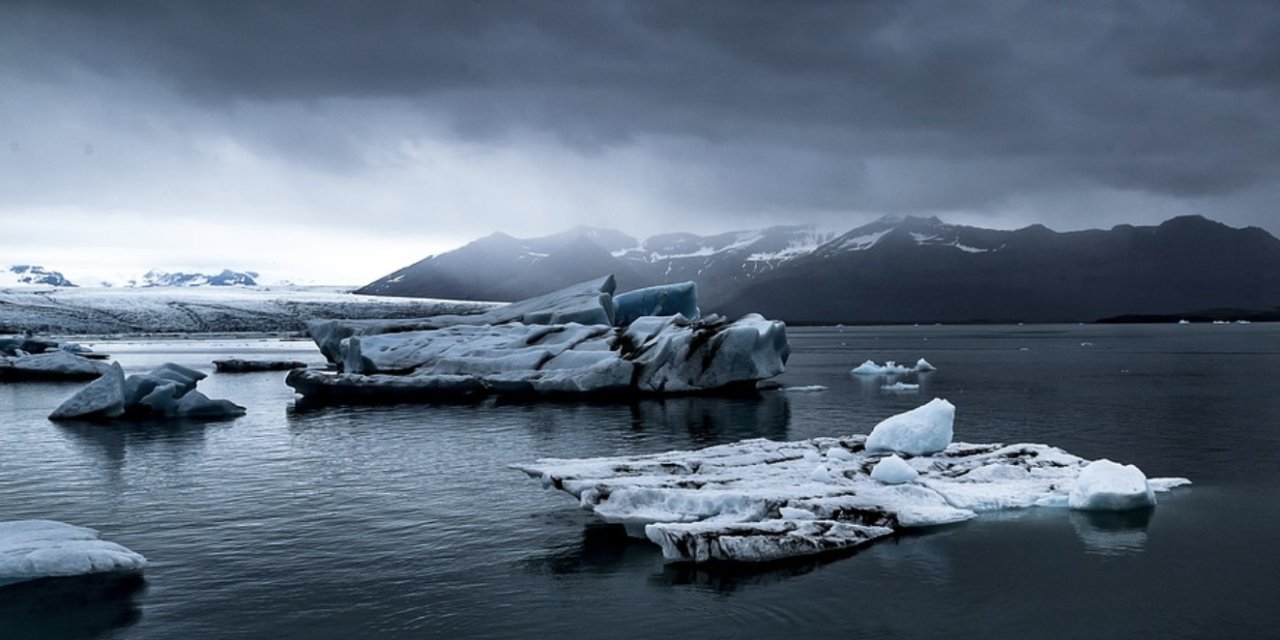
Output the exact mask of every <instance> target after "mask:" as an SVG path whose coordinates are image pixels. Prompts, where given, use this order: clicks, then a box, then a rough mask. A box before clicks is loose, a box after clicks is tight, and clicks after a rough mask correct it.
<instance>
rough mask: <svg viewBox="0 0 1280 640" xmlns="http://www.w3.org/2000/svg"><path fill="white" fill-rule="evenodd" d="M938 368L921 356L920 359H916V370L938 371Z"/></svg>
mask: <svg viewBox="0 0 1280 640" xmlns="http://www.w3.org/2000/svg"><path fill="white" fill-rule="evenodd" d="M937 370H938V368H937V367H935V366H933V365H931V364H929V361H928V360H925V359H924V358H920V359H919V360H916V371H919V372H922V373H923V372H926V371H937Z"/></svg>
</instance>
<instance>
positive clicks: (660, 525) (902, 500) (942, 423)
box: [515, 400, 1189, 562]
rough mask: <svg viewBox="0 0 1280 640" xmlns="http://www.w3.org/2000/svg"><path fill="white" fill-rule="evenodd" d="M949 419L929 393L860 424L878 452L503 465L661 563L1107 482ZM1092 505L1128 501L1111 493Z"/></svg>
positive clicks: (794, 543) (829, 441)
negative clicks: (884, 443)
mask: <svg viewBox="0 0 1280 640" xmlns="http://www.w3.org/2000/svg"><path fill="white" fill-rule="evenodd" d="M953 415H954V408H953V407H951V405H950V404H949V403H946V402H945V401H942V400H935V401H934V402H932V403H930V404H927V405H925V406H923V407H920V408H918V409H916V410H914V411H912V412H908V414H904V415H902V416H895V417H893V418H890V419H888V420H885V421H884V422H882V423H881V424H880V425H878V426H877V431H879V433H880V434H881V435H876V432H875V431H873V437H875V438H876V440H877V441H880V440H884V439H886V438H889V439H891V440H893V444H894V446H892V447H881V448H882V452H877V451H874V450H872V449H873V447H871V446H870V445H871V444H872V440H871V438H870V437H868V436H863V435H851V436H845V437H838V438H836V437H821V438H813V439H810V440H802V441H797V442H776V441H771V440H765V439H754V440H744V441H742V442H737V443H733V444H726V445H719V446H714V447H709V448H706V449H701V450H697V451H672V452H667V453H658V454H652V455H640V456H622V457H609V458H588V459H580V460H570V459H554V458H553V459H543V460H538V461H536V462H533V463H530V464H526V465H518V466H516V467H515V468H516V469H519V470H521V471H523V472H525V473H526V474H528V475H529V476H530V477H533V478H537V479H540V480H541V481H542V482H543V484H544V485H545V486H548V487H554V488H556V489H559V490H562V491H565V492H567V493H569V494H570V495H572V496H574V497H575V498H577V499H578V501H579V503H580V504H581V506H582V507H583V508H584V509H586V510H589V511H592V512H593V513H595V514H596V515H597V516H599V517H600V518H602V519H603V520H605V521H606V522H611V523H616V524H621V525H623V526H625V527H626V528H627V531H628V532H629V533H630V534H631V535H633V536H636V537H642V538H646V539H648V540H650V541H651V542H653V543H655V544H657V545H659V546H660V547H661V548H662V553H663V556H664V558H665V559H666V560H667V561H669V562H713V561H724V562H763V561H772V560H779V559H783V558H790V557H795V556H803V555H810V554H816V553H824V552H829V551H838V550H842V549H850V548H854V547H858V546H861V545H864V544H866V543H868V542H871V541H872V540H875V539H877V538H881V537H884V536H888V535H890V534H892V533H893V532H895V531H898V530H902V529H911V528H917V527H929V526H937V525H943V524H949V523H955V522H961V521H964V520H968V519H970V518H973V517H974V516H975V515H976V514H978V513H981V512H985V511H994V510H999V509H1017V508H1029V507H1033V506H1061V507H1065V506H1067V505H1068V502H1069V501H1070V499H1069V496H1070V494H1071V493H1072V492H1073V490H1075V489H1076V488H1077V482H1078V480H1080V482H1081V483H1082V484H1081V486H1082V487H1088V488H1082V489H1080V490H1081V491H1082V492H1084V493H1085V494H1086V495H1090V496H1097V495H1100V494H1098V489H1097V487H1102V486H1108V487H1109V486H1110V484H1109V483H1103V484H1095V483H1094V481H1093V480H1092V479H1091V475H1092V474H1093V473H1095V472H1090V475H1084V476H1083V478H1081V476H1082V471H1083V470H1085V469H1087V468H1088V466H1089V465H1090V463H1089V461H1088V460H1084V459H1082V458H1079V457H1077V456H1074V455H1071V454H1069V453H1067V452H1065V451H1062V450H1061V449H1057V448H1054V447H1051V446H1048V445H1043V444H1014V445H1003V444H965V443H951V442H950V432H951V421H952V416H953ZM944 434H945V436H946V440H945V441H944V442H941V447H942V448H941V449H938V443H939V441H940V440H941V439H942V435H944ZM890 436H892V437H891V438H890ZM903 445H905V446H903ZM903 448H907V449H913V450H926V451H929V452H930V453H926V454H922V455H914V454H911V453H909V452H906V451H902V450H901V449H903ZM912 474H915V475H914V476H912ZM1187 483H1189V481H1188V480H1186V479H1184V478H1168V479H1153V480H1150V481H1149V482H1148V486H1149V487H1150V489H1151V490H1152V491H1166V490H1169V489H1171V488H1173V487H1175V486H1179V485H1182V484H1187ZM1112 490H1113V489H1107V490H1106V491H1108V492H1109V491H1112ZM1089 504H1098V503H1096V502H1090V503H1089ZM1106 505H1107V506H1108V507H1110V508H1127V507H1128V506H1131V505H1132V506H1141V505H1139V504H1137V503H1129V502H1125V501H1123V500H1121V501H1115V500H1111V501H1108V502H1106Z"/></svg>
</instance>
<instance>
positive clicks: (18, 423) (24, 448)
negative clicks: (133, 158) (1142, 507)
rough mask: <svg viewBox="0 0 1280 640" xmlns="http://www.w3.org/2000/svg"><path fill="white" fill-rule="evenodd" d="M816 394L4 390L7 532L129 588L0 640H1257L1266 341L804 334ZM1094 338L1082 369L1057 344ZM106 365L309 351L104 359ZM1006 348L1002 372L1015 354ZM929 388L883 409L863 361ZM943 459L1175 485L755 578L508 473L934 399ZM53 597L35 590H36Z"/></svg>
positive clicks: (1264, 332)
mask: <svg viewBox="0 0 1280 640" xmlns="http://www.w3.org/2000/svg"><path fill="white" fill-rule="evenodd" d="M792 338H793V339H792V345H793V347H794V354H793V356H792V366H791V369H790V371H789V372H788V373H787V374H786V375H785V376H784V377H783V378H782V379H781V380H782V382H783V383H784V384H786V385H789V386H790V385H810V384H821V385H826V386H828V387H829V390H828V391H826V392H822V393H813V394H795V393H793V394H785V393H781V392H771V393H766V394H764V395H763V397H762V398H760V399H747V400H744V399H736V400H734V399H690V398H684V399H675V400H670V401H666V402H643V403H639V404H635V405H631V406H625V405H623V406H619V405H589V404H554V405H542V404H540V405H530V404H516V405H497V404H486V405H481V406H479V407H473V406H441V407H432V406H404V407H377V408H368V407H366V408H332V409H327V410H320V411H310V412H297V411H292V410H291V409H290V408H289V405H290V403H291V400H292V396H291V394H290V391H289V389H288V388H286V387H285V386H284V385H283V383H282V379H283V374H281V373H262V374H244V375H235V376H228V375H217V374H214V375H211V376H210V378H209V379H208V380H207V381H205V382H204V383H203V384H202V385H201V388H202V389H203V390H205V391H206V393H208V394H209V395H211V396H214V397H229V398H231V399H233V400H235V401H237V402H239V403H241V404H244V405H247V406H248V407H249V415H248V416H246V417H244V418H241V419H239V420H236V421H234V422H228V423H218V424H209V425H203V426H192V425H188V426H183V427H155V426H152V427H132V428H124V429H118V428H112V427H102V426H59V425H55V424H52V423H50V422H48V421H46V420H45V415H46V414H48V413H49V411H50V410H51V409H52V408H53V407H54V406H56V405H57V404H58V403H59V402H60V401H61V400H62V399H63V398H64V397H65V396H67V395H69V394H71V393H72V392H73V391H74V390H75V389H76V388H77V386H78V385H75V384H70V385H62V384H50V383H41V384H23V385H0V416H2V417H0V520H6V519H16V518H51V519H56V520H64V521H68V522H72V523H76V524H82V525H87V526H92V527H95V528H98V529H100V530H102V531H103V532H104V534H105V535H106V537H108V538H109V539H112V540H116V541H119V542H121V543H123V544H125V545H127V546H129V547H131V548H133V549H134V550H136V551H139V552H141V553H143V554H144V555H146V556H147V557H148V558H150V559H151V561H152V566H151V568H150V569H149V570H148V571H147V574H146V583H145V586H142V587H141V588H138V587H137V586H136V585H133V586H129V585H126V586H123V587H121V586H117V585H107V586H102V585H97V584H90V585H72V586H71V588H68V587H67V585H65V584H31V585H28V586H26V587H21V586H19V587H10V588H8V589H3V590H0V638H4V639H5V640H10V639H13V638H63V637H84V636H89V635H93V634H99V635H100V636H102V637H120V638H201V639H208V638H246V637H276V638H356V637H413V638H417V637H450V638H452V637H485V638H494V637H527V638H551V637H566V638H570V637H618V638H652V637H658V636H669V637H685V636H690V637H698V638H757V637H758V638H782V637H786V638H791V637H804V636H814V637H868V638H881V637H884V638H888V637H912V638H916V637H935V638H956V637H982V638H1004V637H1010V638H1012V637H1018V638H1023V637H1050V638H1075V637H1161V638H1170V637H1188V638H1192V637H1215V638H1222V637H1277V636H1278V635H1280V608H1277V603H1280V553H1277V552H1276V551H1275V548H1276V542H1275V540H1276V532H1277V531H1280V492H1278V491H1277V490H1278V489H1280V326H1274V325H1260V324H1255V325H1248V326H1237V325H1230V326H1212V325H1192V326H1145V327H1139V326H1122V327H1097V326H1054V327H897V328H857V329H854V328H850V329H846V330H843V331H838V330H836V329H824V330H819V329H800V330H794V331H793V333H792ZM1085 342H1088V343H1092V344H1091V345H1090V346H1082V343H1085ZM98 348H99V349H101V350H108V351H111V352H113V353H115V354H116V355H117V356H118V359H119V360H120V361H121V362H122V363H123V364H124V365H125V367H126V369H127V370H129V371H139V370H144V369H147V368H149V367H151V366H153V365H155V364H158V363H160V362H163V361H176V362H179V363H182V364H186V365H189V366H195V367H197V368H201V369H204V370H211V368H212V367H211V366H210V365H209V360H211V359H212V358H213V357H217V356H219V355H227V354H229V353H235V354H240V355H244V356H255V355H261V354H260V353H255V352H258V351H260V350H262V349H269V350H270V351H271V352H273V353H277V354H287V355H289V356H290V357H295V356H301V357H302V358H303V359H311V360H313V361H318V354H315V353H314V352H312V351H310V349H309V347H308V346H307V345H306V344H303V343H255V342H239V343H202V342H180V343H164V344H160V343H151V344H139V343H132V344H100V345H98ZM1023 349H1025V350H1023ZM920 356H924V357H926V358H928V359H929V360H930V361H931V362H933V364H935V365H937V366H938V368H939V371H938V372H936V373H933V374H929V375H927V376H925V377H924V378H923V380H921V383H922V389H921V392H920V394H918V395H887V394H884V393H882V392H881V391H880V388H879V384H880V382H876V381H868V380H862V379H856V378H854V377H852V376H850V375H849V374H848V370H849V369H850V368H851V367H853V366H855V365H857V364H858V363H860V362H861V361H862V360H864V359H866V358H873V359H876V360H884V359H886V358H894V359H898V360H900V361H911V362H914V360H915V359H916V358H918V357H920ZM934 396H939V397H945V398H948V399H950V400H951V401H952V402H954V403H955V404H956V406H957V407H958V411H957V423H956V433H957V439H961V440H966V441H970V442H994V441H1003V442H1013V441H1032V442H1044V443H1049V444H1053V445H1056V446H1061V447H1063V448H1065V449H1067V450H1068V451H1071V452H1073V453H1076V454H1079V455H1082V456H1085V457H1090V458H1093V457H1103V456H1106V457H1110V458H1112V459H1115V460H1121V461H1125V462H1133V463H1136V464H1138V465H1139V466H1140V467H1142V468H1143V470H1145V471H1146V472H1147V473H1148V475H1185V476H1189V477H1191V478H1192V479H1193V480H1194V481H1195V482H1196V484H1195V486H1194V487H1191V488H1190V489H1186V490H1182V491H1180V492H1179V493H1176V494H1173V495H1166V496H1164V497H1162V501H1161V504H1160V506H1159V507H1158V508H1157V509H1156V511H1155V513H1154V515H1153V516H1152V517H1151V518H1150V519H1149V520H1147V521H1142V520H1141V519H1139V520H1137V521H1134V520H1133V519H1120V520H1114V519H1113V520H1097V519H1090V518H1086V517H1084V516H1082V515H1081V514H1073V513H1069V512H1067V511H1061V510H1032V511H1023V512H1014V513H1007V514H999V515H988V516H984V517H981V518H979V519H978V520H976V521H971V522H969V523H965V524H962V525H959V526H955V527H950V528H945V529H942V530H939V531H935V532H932V533H928V534H925V535H918V536H911V537H901V538H898V539H896V540H891V541H887V542H884V543H881V544H877V545H875V546H873V547H871V548H869V549H867V550H865V551H862V552H860V553H857V554H855V555H853V556H851V557H846V558H840V559H834V560H827V561H822V562H801V563H798V564H794V565H789V566H785V567H781V568H772V569H769V570H765V571H755V572H745V573H732V574H726V573H722V572H705V571H701V570H691V569H682V568H672V567H666V566H664V565H663V564H662V560H661V556H660V554H659V553H658V551H657V548H656V547H652V546H649V545H646V544H641V543H629V542H628V541H626V540H625V538H623V537H622V536H620V535H619V534H618V533H617V532H616V531H614V530H613V529H611V528H608V527H604V526H600V525H598V524H596V523H594V522H593V521H592V520H591V518H590V516H589V515H588V514H586V513H584V512H582V511H580V510H578V509H577V508H576V505H575V503H574V501H573V500H572V499H571V498H569V497H568V496H566V495H564V494H560V493H554V492H550V491H544V490H542V489H541V488H540V487H539V486H538V484H537V483H535V482H531V481H529V480H528V479H526V478H525V477H524V476H523V475H522V474H519V473H517V472H514V471H511V470H509V469H507V465H508V464H510V463H513V462H518V461H527V460H531V459H533V458H537V457H541V456H561V457H566V456H595V455H610V454H631V453H645V452H654V451H661V450H667V449H672V448H689V447H699V446H704V445H711V444H717V443H724V442H731V441H734V440H738V439H742V438H748V437H757V436H764V437H769V438H775V439H784V438H785V439H797V438H807V437H811V436H815V435H841V434H848V433H858V432H862V433H865V432H867V431H869V430H870V428H871V427H872V426H873V425H874V424H875V423H876V422H877V421H879V420H880V419H883V418H885V417H887V416H889V415H891V414H893V413H896V412H899V411H901V410H904V409H907V408H910V407H912V406H915V405H917V404H920V403H922V402H924V401H926V400H928V399H929V398H931V397H934ZM55 582H56V581H55Z"/></svg>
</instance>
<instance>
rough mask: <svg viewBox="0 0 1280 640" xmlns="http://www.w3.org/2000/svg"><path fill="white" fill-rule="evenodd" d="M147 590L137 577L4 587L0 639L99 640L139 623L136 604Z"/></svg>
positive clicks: (101, 577) (84, 578) (60, 580)
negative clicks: (88, 638)
mask: <svg viewBox="0 0 1280 640" xmlns="http://www.w3.org/2000/svg"><path fill="white" fill-rule="evenodd" d="M145 586H146V582H145V580H144V579H143V578H142V576H139V575H136V574H128V575H119V574H108V575H93V576H78V577H72V578H46V579H43V580H33V581H31V582H23V583H19V584H14V585H9V586H7V587H0V638H4V639H5V640H27V639H30V640H57V639H60V638H86V637H97V636H100V635H103V634H106V633H107V632H110V631H115V630H118V629H122V628H125V627H128V626H131V625H133V624H136V623H137V622H138V620H140V619H141V617H142V613H141V610H140V609H139V607H138V604H137V602H136V601H135V599H136V598H137V596H138V595H140V594H141V593H142V591H143V590H144V588H145Z"/></svg>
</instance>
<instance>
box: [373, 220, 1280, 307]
mask: <svg viewBox="0 0 1280 640" xmlns="http://www.w3.org/2000/svg"><path fill="white" fill-rule="evenodd" d="M606 273H613V274H615V275H616V276H617V279H618V283H619V287H620V288H622V289H631V288H638V287H643V286H649V285H653V284H660V283H668V282H682V281H686V280H692V281H694V282H697V283H698V286H699V292H700V295H701V302H702V307H703V310H704V312H720V313H724V314H726V315H729V316H738V315H741V314H743V313H747V312H757V313H761V314H763V315H765V316H766V317H771V318H779V319H783V320H787V321H790V322H825V323H836V322H850V323H877V322H968V321H1028V322H1051V321H1073V322H1074V321H1092V320H1097V319H1099V318H1104V317H1108V316H1118V315H1124V314H1177V313H1184V312H1189V311H1194V310H1201V309H1209V308H1216V307H1235V308H1245V309H1272V308H1275V307H1277V305H1280V240H1277V239H1276V238H1275V237H1274V236H1272V235H1271V234H1269V233H1268V232H1266V231H1264V230H1262V229H1259V228H1256V227H1246V228H1233V227H1228V226H1226V225H1223V224H1221V223H1218V222H1214V221H1211V220H1208V219H1206V218H1203V217H1200V216H1182V217H1177V218H1172V219H1170V220H1167V221H1165V222H1164V223H1162V224H1160V225H1158V226H1131V225H1118V226H1115V227H1113V228H1111V229H1109V230H1087V231H1073V232H1063V233H1059V232H1055V231H1053V230H1051V229H1049V228H1047V227H1045V226H1043V225H1033V226H1030V227H1025V228H1022V229H1016V230H1011V231H1006V230H993V229H983V228H978V227H970V226H961V225H952V224H947V223H946V222H943V221H942V220H939V219H938V218H936V217H932V218H921V217H913V216H906V217H885V218H881V219H879V220H877V221H875V222H872V223H871V224H867V225H863V226H860V227H857V228H855V229H852V230H850V231H848V232H846V233H843V234H838V235H837V234H834V233H831V232H825V231H822V230H820V229H818V228H816V227H813V226H808V225H793V226H775V227H770V228H767V229H761V230H756V231H739V232H731V233H723V234H718V235H711V236H697V235H694V234H688V233H670V234H662V235H657V236H653V237H650V238H648V239H645V240H643V241H639V240H637V239H635V238H632V237H630V236H628V235H626V234H624V233H622V232H619V231H615V230H611V229H598V228H592V227H576V228H574V229H571V230H569V231H566V232H563V233H558V234H554V235H550V236H545V237H539V238H530V239H518V238H513V237H511V236H508V235H506V234H502V233H495V234H492V235H489V236H486V237H484V238H481V239H479V240H476V241H474V242H472V243H470V244H467V245H466V246H463V247H461V248H459V249H456V250H454V251H449V252H446V253H442V254H439V255H436V256H431V257H428V258H426V259H424V260H421V261H419V262H417V263H414V264H412V265H409V266H407V267H405V268H403V269H399V270H397V271H395V272H393V273H391V274H388V275H387V276H385V277H383V278H380V279H378V280H376V281H374V282H372V283H370V284H368V285H366V286H365V287H363V288H362V289H360V290H359V291H358V293H367V294H374V295H394V296H414V297H434V298H451V299H461V300H495V301H509V300H517V299H521V298H525V297H529V296H533V295H538V294H541V293H546V292H549V291H553V290H556V289H559V288H562V287H564V286H567V285H569V284H572V283H575V282H580V281H583V280H587V279H589V278H592V277H595V276H599V275H602V274H606Z"/></svg>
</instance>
